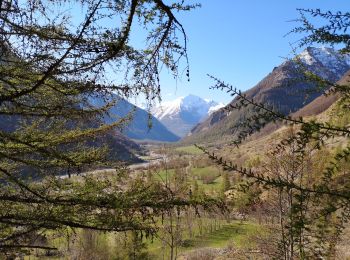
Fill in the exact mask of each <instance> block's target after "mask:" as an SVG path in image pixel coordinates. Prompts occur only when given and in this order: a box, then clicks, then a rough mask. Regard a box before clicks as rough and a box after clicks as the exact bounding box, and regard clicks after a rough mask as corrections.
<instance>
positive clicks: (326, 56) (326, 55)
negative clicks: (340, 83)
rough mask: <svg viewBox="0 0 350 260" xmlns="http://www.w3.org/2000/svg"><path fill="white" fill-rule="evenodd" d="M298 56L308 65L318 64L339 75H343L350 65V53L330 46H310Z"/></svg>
mask: <svg viewBox="0 0 350 260" xmlns="http://www.w3.org/2000/svg"><path fill="white" fill-rule="evenodd" d="M298 58H299V59H300V60H301V61H302V62H303V63H304V64H306V65H308V66H317V65H318V66H321V67H324V68H327V69H329V70H331V71H332V72H333V73H335V74H337V76H338V77H341V76H342V75H343V73H344V68H345V67H348V66H350V54H342V53H340V52H339V51H337V50H335V49H333V48H328V47H308V48H306V49H305V50H304V51H303V52H301V53H300V54H299V55H298ZM315 72H316V73H317V71H315ZM338 74H339V75H338ZM320 76H322V75H320Z"/></svg>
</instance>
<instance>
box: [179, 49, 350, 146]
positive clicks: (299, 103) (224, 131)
mask: <svg viewBox="0 0 350 260" xmlns="http://www.w3.org/2000/svg"><path fill="white" fill-rule="evenodd" d="M299 61H301V62H302V66H303V67H306V69H307V70H309V71H311V72H313V73H315V74H316V75H318V76H320V77H322V78H324V79H326V80H328V81H330V82H336V81H337V80H339V79H340V78H341V76H343V75H344V74H345V73H346V72H347V71H348V70H349V69H350V55H342V54H340V53H338V52H337V51H335V50H334V49H331V48H316V47H308V48H306V49H305V50H304V51H303V52H301V53H300V54H299V55H297V56H296V57H295V58H294V59H293V60H288V61H285V62H283V63H282V64H281V65H280V66H278V67H275V68H274V69H273V70H272V71H271V72H270V73H269V74H268V75H267V76H266V77H265V78H263V79H262V80H261V81H260V82H259V83H258V84H257V85H255V86H254V87H253V88H251V89H249V90H247V91H245V92H244V94H245V95H246V97H247V98H249V99H254V101H255V102H258V103H264V104H268V105H270V106H273V107H274V108H276V109H277V110H278V111H279V112H281V113H283V114H285V115H287V114H290V113H293V112H296V111H297V110H299V109H300V108H302V107H303V106H305V105H307V104H308V103H310V102H311V101H313V100H314V99H316V98H317V97H319V96H320V95H321V94H322V93H323V90H320V89H318V88H317V87H316V86H315V84H313V83H312V82H307V81H306V80H305V77H304V74H303V73H302V72H301V71H300V68H299V66H298V62H299ZM305 96H306V97H305ZM237 102H238V99H237V97H236V98H234V99H233V100H232V101H231V102H230V104H232V105H234V104H236V103H237ZM250 110H251V108H249V107H248V108H244V109H242V110H240V111H237V110H234V111H230V112H226V111H225V110H224V109H220V110H218V111H216V112H214V113H213V114H212V115H211V116H210V117H209V118H208V119H207V120H205V121H204V122H202V123H199V124H198V125H196V126H195V127H194V128H193V129H192V130H191V133H190V134H189V136H187V137H185V138H184V139H183V142H187V143H193V142H200V141H201V140H207V141H214V140H217V139H218V138H223V137H227V138H230V137H231V138H232V135H234V133H235V129H236V128H237V125H238V124H239V122H241V121H242V120H244V118H245V117H246V116H247V115H248V114H249V113H251V111H250Z"/></svg>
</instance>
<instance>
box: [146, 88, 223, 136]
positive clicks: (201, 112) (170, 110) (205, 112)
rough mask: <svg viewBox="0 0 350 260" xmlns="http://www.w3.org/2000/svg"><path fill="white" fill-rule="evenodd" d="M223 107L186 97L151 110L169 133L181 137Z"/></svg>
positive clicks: (164, 103)
mask: <svg viewBox="0 0 350 260" xmlns="http://www.w3.org/2000/svg"><path fill="white" fill-rule="evenodd" d="M223 106H224V104H223V103H217V102H215V101H213V100H208V99H202V98H200V97H198V96H195V95H188V96H186V97H180V98H177V99H175V100H173V101H167V102H163V103H162V104H161V105H160V106H158V107H155V108H154V109H153V110H152V114H153V115H154V116H155V117H156V118H157V119H158V120H159V121H160V122H161V123H163V124H164V125H165V126H166V127H167V128H168V129H169V130H170V131H172V132H173V133H175V134H176V135H178V136H180V137H183V136H186V135H187V134H188V133H189V132H190V130H191V129H192V128H193V127H194V126H195V125H197V124H198V123H200V122H202V121H203V120H205V119H206V118H207V117H208V116H209V115H211V114H212V113H213V112H215V111H216V110H218V109H220V108H222V107H223Z"/></svg>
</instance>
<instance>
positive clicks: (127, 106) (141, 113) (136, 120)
mask: <svg viewBox="0 0 350 260" xmlns="http://www.w3.org/2000/svg"><path fill="white" fill-rule="evenodd" d="M112 98H113V99H116V100H117V102H116V103H115V105H114V106H113V107H111V109H110V110H109V115H108V116H106V117H105V118H104V119H103V120H104V122H105V123H112V122H115V121H116V120H118V119H120V118H123V117H126V116H129V115H130V116H131V117H132V119H131V120H130V121H129V122H128V123H127V124H126V127H125V129H123V130H122V133H123V134H124V135H126V136H127V137H129V138H132V139H138V140H152V141H161V142H175V141H178V140H179V139H180V138H179V137H178V136H176V135H175V134H174V133H172V132H171V131H169V130H168V129H167V128H166V127H165V126H164V125H163V124H162V123H161V122H159V120H158V119H157V118H155V117H154V116H151V117H149V116H150V115H149V114H148V113H147V111H145V110H143V109H141V108H139V107H137V106H134V105H133V104H131V103H130V102H128V101H127V100H125V99H122V98H118V97H117V96H113V97H112ZM90 102H91V104H92V105H94V106H96V107H100V106H103V105H105V104H106V102H108V101H105V100H103V99H102V98H98V97H95V98H91V99H90Z"/></svg>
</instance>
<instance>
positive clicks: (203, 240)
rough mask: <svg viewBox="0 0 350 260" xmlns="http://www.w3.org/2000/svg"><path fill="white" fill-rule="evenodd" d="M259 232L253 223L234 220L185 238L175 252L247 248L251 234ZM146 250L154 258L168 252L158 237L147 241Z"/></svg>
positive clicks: (250, 243) (249, 244) (251, 243)
mask: <svg viewBox="0 0 350 260" xmlns="http://www.w3.org/2000/svg"><path fill="white" fill-rule="evenodd" d="M259 232H261V228H260V227H259V226H258V225H257V224H255V223H252V222H240V221H234V222H231V223H227V224H224V225H222V226H221V227H220V228H219V229H218V230H215V231H213V232H211V233H206V234H203V235H201V236H196V237H194V238H192V239H187V240H186V241H185V242H186V245H187V246H180V247H179V248H178V249H177V252H178V255H180V254H185V253H186V252H189V251H193V250H196V249H200V248H204V247H211V248H225V247H227V246H228V245H233V246H235V247H237V248H249V247H251V246H253V245H254V242H253V241H252V239H251V238H252V236H254V235H256V234H258V233H259ZM148 252H149V253H150V254H151V255H152V257H153V258H154V259H162V256H163V254H165V257H166V259H167V256H168V254H169V252H168V251H166V252H164V251H163V249H162V246H161V241H159V240H158V239H155V240H154V241H153V243H148Z"/></svg>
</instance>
